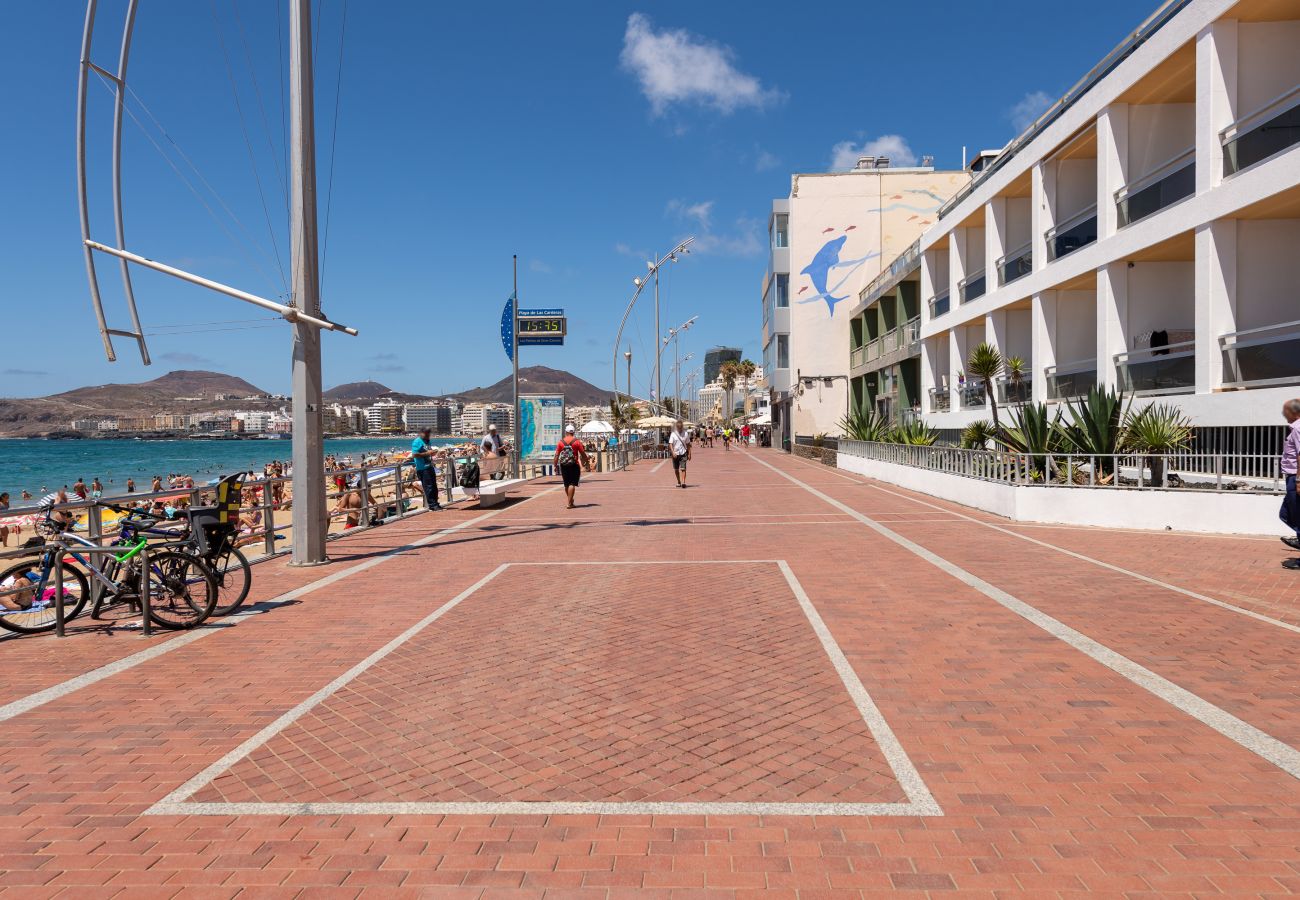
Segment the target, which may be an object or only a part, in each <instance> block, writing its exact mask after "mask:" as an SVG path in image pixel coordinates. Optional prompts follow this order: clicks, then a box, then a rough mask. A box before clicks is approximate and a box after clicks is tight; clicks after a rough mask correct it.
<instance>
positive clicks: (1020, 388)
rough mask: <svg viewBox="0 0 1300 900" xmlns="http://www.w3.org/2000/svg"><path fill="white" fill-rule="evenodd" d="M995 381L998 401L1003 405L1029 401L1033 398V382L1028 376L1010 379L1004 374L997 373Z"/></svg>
mask: <svg viewBox="0 0 1300 900" xmlns="http://www.w3.org/2000/svg"><path fill="white" fill-rule="evenodd" d="M996 383H997V396H998V402H999V403H1001V404H1002V405H1004V406H1015V405H1016V404H1020V403H1029V402H1030V401H1032V400H1033V399H1034V387H1033V382H1032V381H1030V380H1029V379H1028V378H1021V379H1020V380H1019V381H1012V380H1011V379H1010V378H1008V377H1007V376H1006V375H999V376H998V378H997V382H996Z"/></svg>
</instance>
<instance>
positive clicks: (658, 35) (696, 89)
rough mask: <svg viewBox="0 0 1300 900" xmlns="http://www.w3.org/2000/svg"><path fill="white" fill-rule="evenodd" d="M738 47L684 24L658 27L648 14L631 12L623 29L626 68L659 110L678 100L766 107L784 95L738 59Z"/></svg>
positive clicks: (722, 107) (731, 108)
mask: <svg viewBox="0 0 1300 900" xmlns="http://www.w3.org/2000/svg"><path fill="white" fill-rule="evenodd" d="M735 57H736V54H735V51H734V50H732V49H731V48H730V47H727V46H725V45H723V44H715V43H713V42H711V41H708V40H706V39H705V38H702V37H699V36H697V35H694V34H691V33H690V32H689V31H686V30H685V29H676V30H673V29H667V28H666V29H663V30H661V31H656V30H655V28H654V24H653V23H652V22H651V21H650V19H649V17H648V16H646V15H644V14H643V13H632V15H630V16H628V18H627V30H626V31H625V32H624V34H623V52H622V54H621V55H620V56H619V60H620V62H621V63H622V65H623V68H624V69H626V70H627V71H629V72H631V73H632V74H633V75H635V76H636V78H637V80H638V81H639V82H640V83H641V92H642V93H644V94H645V96H646V99H647V100H649V101H650V108H651V109H652V110H653V111H654V113H655V115H662V114H663V113H664V111H665V110H667V109H668V107H669V106H671V105H672V104H674V103H698V104H700V105H702V106H707V107H711V108H713V109H716V110H718V111H719V112H722V113H731V112H735V111H736V110H737V109H740V108H742V107H747V106H750V107H754V108H755V109H762V108H763V107H765V106H767V105H768V104H769V103H773V102H775V101H778V100H780V99H781V98H782V96H783V95H782V93H781V92H780V91H777V90H774V89H771V88H765V87H763V85H762V83H761V82H760V81H759V80H758V79H757V78H756V77H754V76H753V75H750V74H748V73H746V72H742V71H740V70H739V69H737V68H736V66H735V65H734V61H735Z"/></svg>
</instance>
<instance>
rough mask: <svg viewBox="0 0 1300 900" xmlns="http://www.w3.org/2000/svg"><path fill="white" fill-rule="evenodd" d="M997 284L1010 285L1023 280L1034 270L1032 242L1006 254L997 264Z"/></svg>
mask: <svg viewBox="0 0 1300 900" xmlns="http://www.w3.org/2000/svg"><path fill="white" fill-rule="evenodd" d="M997 269H998V283H999V284H1010V283H1011V282H1013V281H1015V280H1016V279H1017V278H1024V277H1025V276H1026V275H1028V274H1029V273H1030V272H1032V271H1033V270H1034V245H1033V243H1032V242H1030V243H1027V244H1025V245H1024V246H1022V247H1017V248H1016V249H1014V250H1012V251H1010V252H1008V253H1007V254H1006V256H1003V257H1000V258H999V259H998V262H997Z"/></svg>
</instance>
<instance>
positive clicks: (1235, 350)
mask: <svg viewBox="0 0 1300 900" xmlns="http://www.w3.org/2000/svg"><path fill="white" fill-rule="evenodd" d="M1219 346H1220V348H1221V349H1222V352H1223V383H1224V385H1225V386H1229V387H1244V386H1247V385H1249V386H1252V387H1266V386H1268V385H1286V384H1300V320H1296V321H1294V322H1279V323H1278V324H1276V325H1265V326H1263V327H1262V328H1247V329H1245V330H1244V331H1234V332H1232V333H1231V334H1225V335H1223V336H1222V337H1220V338H1219Z"/></svg>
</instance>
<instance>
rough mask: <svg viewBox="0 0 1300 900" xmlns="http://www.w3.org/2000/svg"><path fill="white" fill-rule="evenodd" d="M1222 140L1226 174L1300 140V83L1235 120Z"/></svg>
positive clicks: (1232, 172) (1221, 133) (1267, 156)
mask: <svg viewBox="0 0 1300 900" xmlns="http://www.w3.org/2000/svg"><path fill="white" fill-rule="evenodd" d="M1219 140H1221V141H1222V142H1223V174H1224V175H1225V176H1227V175H1234V174H1236V173H1237V172H1240V171H1241V170H1242V169H1247V168H1249V167H1251V166H1253V165H1254V164H1255V163H1257V162H1262V161H1264V160H1266V159H1268V158H1269V157H1270V156H1273V155H1274V154H1277V153H1281V152H1282V151H1283V150H1285V149H1287V148H1288V147H1292V146H1295V145H1296V144H1298V143H1300V85H1296V86H1295V87H1293V88H1291V90H1289V91H1287V92H1286V93H1285V94H1282V95H1281V96H1279V97H1275V98H1274V99H1273V100H1270V101H1269V102H1268V103H1266V104H1264V105H1263V106H1262V107H1260V108H1259V109H1257V110H1255V111H1254V112H1252V113H1250V114H1249V115H1246V116H1242V117H1241V118H1240V119H1238V120H1237V121H1235V122H1233V123H1232V124H1231V125H1229V126H1228V127H1227V128H1225V129H1223V131H1222V132H1220V134H1219Z"/></svg>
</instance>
